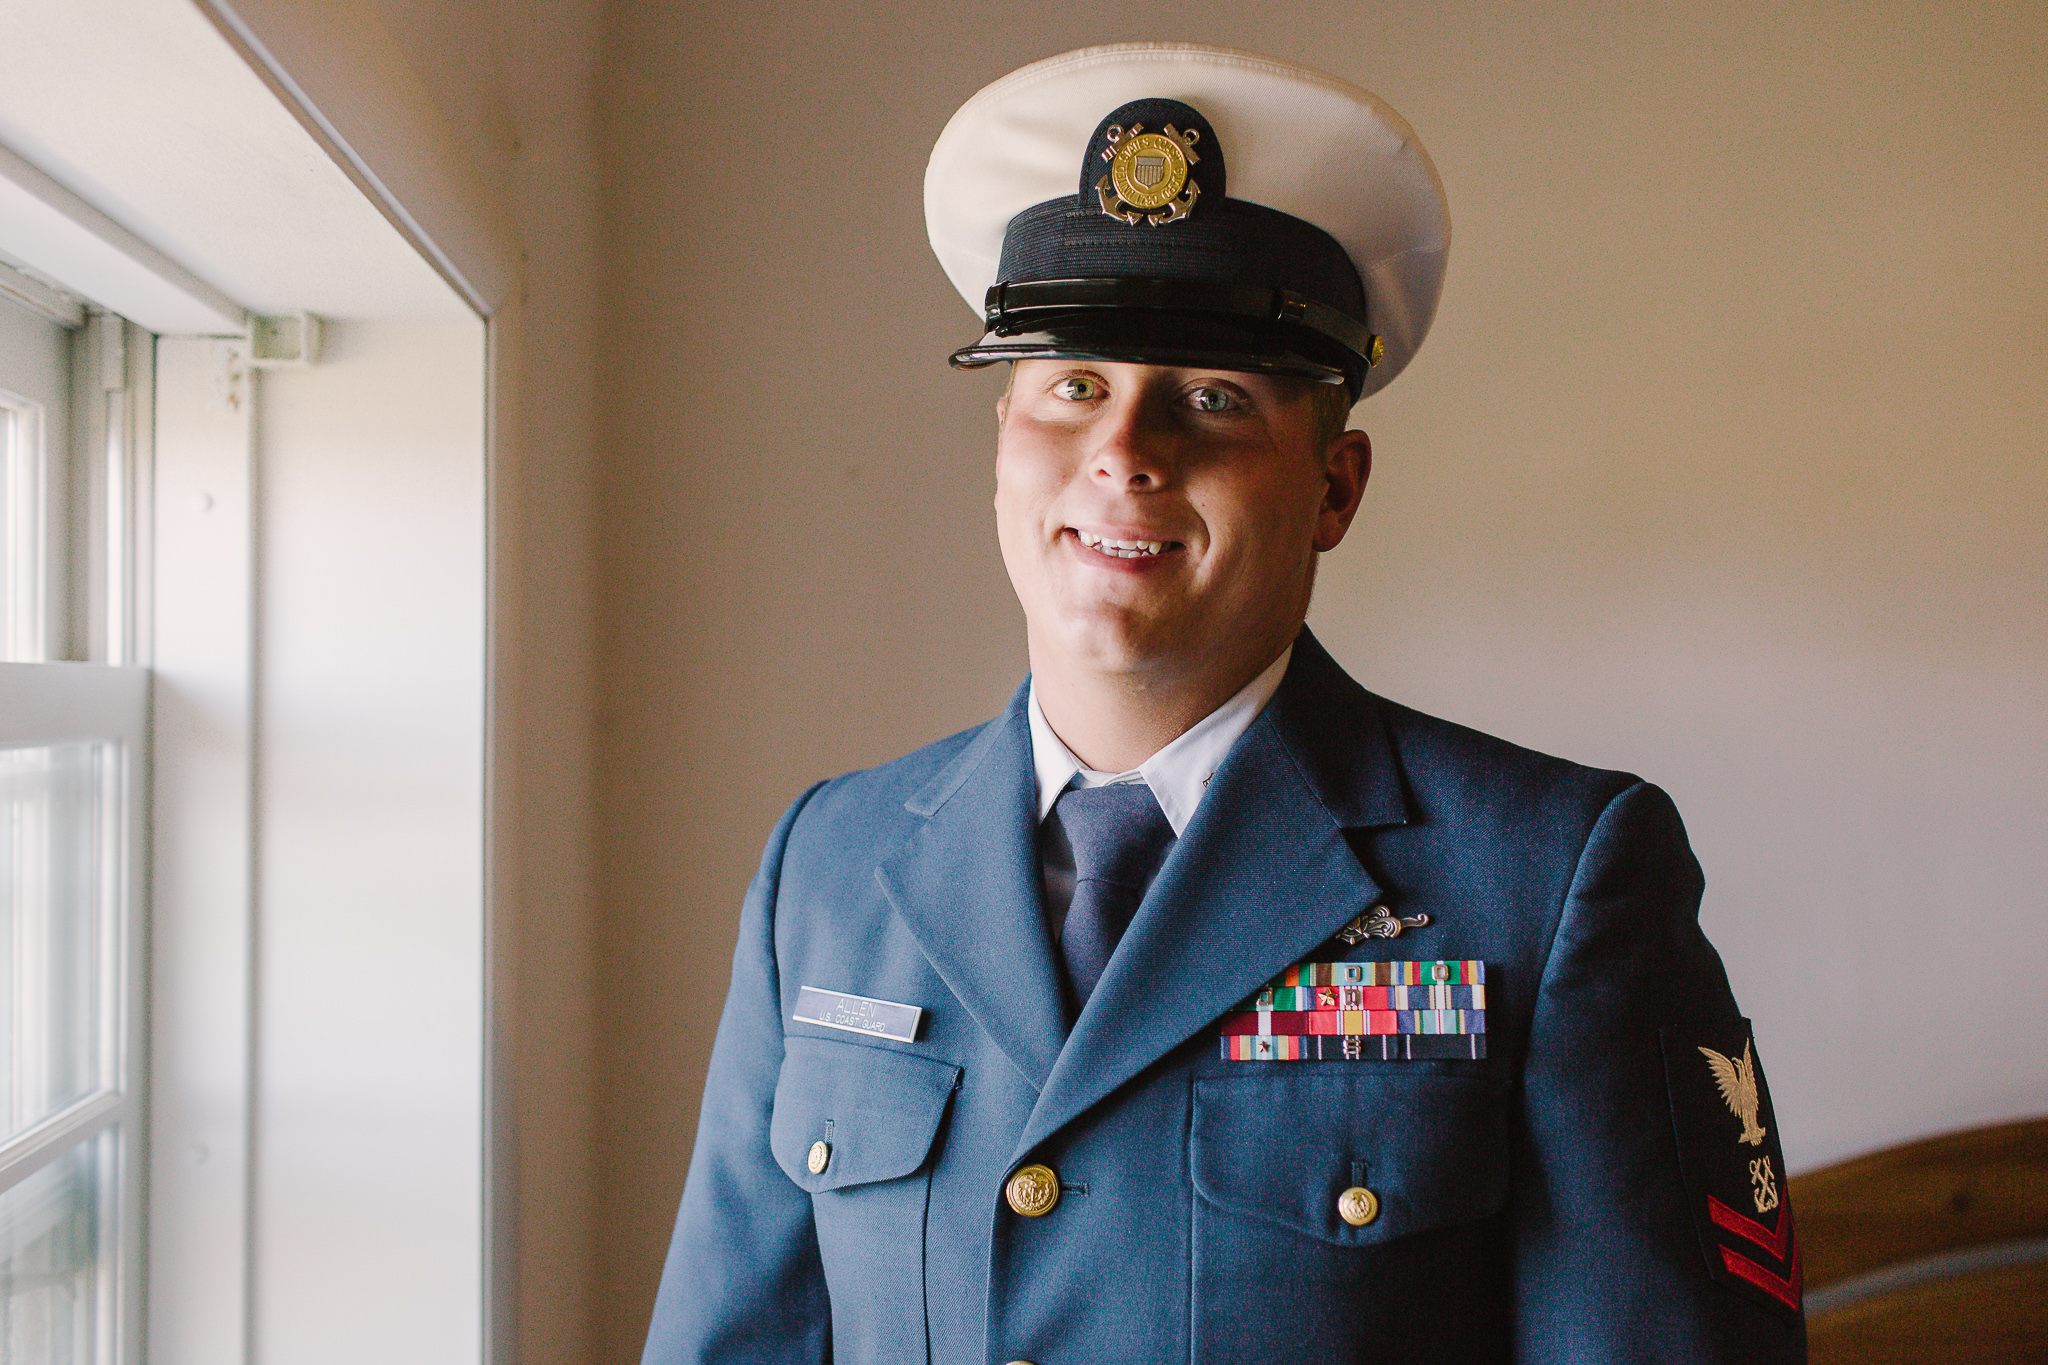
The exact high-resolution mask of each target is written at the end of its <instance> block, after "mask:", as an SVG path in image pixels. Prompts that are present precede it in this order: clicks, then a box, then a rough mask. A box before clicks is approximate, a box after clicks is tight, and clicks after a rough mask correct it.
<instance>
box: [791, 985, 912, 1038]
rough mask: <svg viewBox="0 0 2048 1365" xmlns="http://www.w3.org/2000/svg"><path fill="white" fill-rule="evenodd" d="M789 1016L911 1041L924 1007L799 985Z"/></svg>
mask: <svg viewBox="0 0 2048 1365" xmlns="http://www.w3.org/2000/svg"><path fill="white" fill-rule="evenodd" d="M789 1017H790V1018H791V1019H792V1020H794V1021H795V1022H797V1023H799V1024H817V1025H819V1026H821V1027H823V1028H836V1029H844V1030H846V1031H847V1032H848V1033H868V1034H873V1035H874V1036H875V1037H877V1038H890V1039H893V1040H895V1041H896V1042H899V1043H914V1042H916V1041H917V1026H918V1024H919V1022H920V1021H922V1020H923V1018H924V1010H923V1008H922V1007H920V1006H917V1005H899V1004H896V1003H895V1002H894V1001H890V1000H870V999H868V998H867V997H866V996H865V995H845V994H842V993H840V992H839V991H821V990H819V989H818V988H817V987H816V986H800V987H798V988H797V993H796V1011H795V1012H794V1013H793V1014H791V1015H790V1016H789Z"/></svg>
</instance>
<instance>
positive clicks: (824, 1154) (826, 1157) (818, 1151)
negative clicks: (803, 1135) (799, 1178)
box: [804, 1139, 832, 1175]
mask: <svg viewBox="0 0 2048 1365" xmlns="http://www.w3.org/2000/svg"><path fill="white" fill-rule="evenodd" d="M804 1164H805V1165H807V1166H809V1167H810V1168H811V1174H812V1175H823V1174H825V1168H826V1167H827V1166H830V1165H831V1164H832V1144H831V1143H829V1142H826V1141H824V1140H822V1139H820V1140H819V1141H817V1142H814V1143H812V1144H811V1157H810V1160H809V1161H807V1162H805V1163H804Z"/></svg>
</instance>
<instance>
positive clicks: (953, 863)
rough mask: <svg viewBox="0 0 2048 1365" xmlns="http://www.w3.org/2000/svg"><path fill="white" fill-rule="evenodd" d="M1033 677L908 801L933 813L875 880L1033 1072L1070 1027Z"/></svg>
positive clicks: (956, 989) (1014, 1057)
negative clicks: (1042, 811)
mask: <svg viewBox="0 0 2048 1365" xmlns="http://www.w3.org/2000/svg"><path fill="white" fill-rule="evenodd" d="M1026 695H1027V693H1026V691H1025V689H1024V688H1021V687H1020V688H1019V689H1018V690H1017V695H1016V696H1015V697H1014V698H1012V699H1011V702H1010V706H1009V709H1008V710H1007V711H1005V712H1004V713H1003V714H1002V715H1001V716H1000V717H998V718H997V719H995V720H993V721H991V722H989V724H988V725H986V726H984V727H983V728H982V730H981V732H980V733H979V734H978V735H976V736H975V738H974V739H973V740H972V741H970V742H969V743H968V745H967V747H966V748H965V749H963V750H962V751H961V753H960V755H959V756H958V757H957V758H956V759H954V761H953V762H952V763H949V764H948V765H947V766H946V767H945V768H944V769H942V770H941V771H940V772H939V774H938V775H937V776H936V777H934V778H933V779H932V780H931V781H930V782H927V783H926V784H925V785H924V786H923V787H922V788H920V789H919V790H918V791H917V793H916V794H915V795H913V796H912V797H911V798H910V799H909V800H908V801H906V802H904V806H905V808H906V809H908V810H909V811H910V812H911V813H912V814H914V815H921V816H923V817H925V819H924V822H923V823H922V824H920V825H918V826H917V827H915V828H914V829H913V830H912V831H911V833H910V836H909V837H908V838H907V839H906V840H905V841H904V843H903V844H902V845H901V846H900V847H899V848H897V849H896V850H895V851H894V852H893V853H892V854H890V855H889V856H888V857H887V858H885V859H884V860H883V861H882V862H881V863H880V864H879V865H878V866H877V867H876V869H875V879H876V880H877V881H878V882H879V883H880V884H881V887H882V891H883V893H884V894H885V895H887V896H888V898H889V900H890V903H891V904H893V905H894V906H895V907H896V912H897V914H898V915H900V916H902V918H903V921H904V923H905V924H907V925H908V926H909V928H910V932H911V933H912V935H914V936H915V937H916V939H917V941H918V946H919V947H921V948H923V949H924V952H925V956H926V957H928V958H929V959H931V963H932V967H933V968H934V970H936V971H937V972H938V974H939V978H940V979H941V980H943V981H944V982H945V983H946V986H947V988H948V989H949V990H951V991H952V992H953V994H954V995H956V996H958V997H959V999H960V1003H961V1004H962V1005H964V1006H965V1007H966V1008H967V1011H968V1012H969V1013H970V1014H972V1015H973V1016H974V1018H975V1020H976V1021H977V1022H978V1023H979V1024H980V1025H981V1026H982V1028H983V1029H985V1030H986V1031H987V1032H988V1034H989V1036H990V1037H991V1038H993V1039H995V1041H996V1044H997V1046H999V1047H1001V1048H1002V1050H1003V1052H1004V1053H1005V1054H1006V1055H1007V1056H1008V1057H1009V1059H1010V1060H1011V1061H1012V1062H1013V1063H1015V1064H1016V1067H1017V1069H1018V1070H1019V1071H1021V1072H1022V1073H1023V1074H1024V1077H1025V1079H1026V1080H1028V1081H1030V1082H1031V1084H1032V1085H1033V1086H1034V1087H1040V1088H1042V1087H1043V1086H1044V1085H1045V1081H1046V1077H1047V1076H1048V1075H1049V1074H1050V1073H1051V1071H1052V1068H1053V1061H1054V1059H1055V1058H1056V1057H1057V1056H1058V1055H1059V1051H1060V1044H1061V1042H1062V1040H1063V1039H1064V1038H1065V1036H1066V1013H1065V1006H1064V1005H1063V1004H1062V1002H1061V999H1060V986H1059V973H1058V971H1057V969H1056V968H1055V966H1054V964H1053V957H1052V944H1051V942H1050V940H1049V939H1048V938H1047V936H1046V931H1045V912H1044V905H1043V897H1042V895H1041V893H1040V890H1039V872H1038V837H1037V835H1038V790H1037V777H1036V775H1035V772H1034V770H1033V768H1032V765H1031V731H1030V726H1029V723H1028V722H1027V721H1026V719H1025V712H1024V700H1025V697H1026Z"/></svg>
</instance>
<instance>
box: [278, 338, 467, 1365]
mask: <svg viewBox="0 0 2048 1365" xmlns="http://www.w3.org/2000/svg"><path fill="white" fill-rule="evenodd" d="M483 377H484V354H483V329H482V326H481V324H464V323H343V324H336V325H334V326H332V327H330V329H329V330H328V333H327V337H326V344H325V350H324V352H323V354H322V356H321V360H320V363H319V364H318V365H316V366H314V367H312V368H310V369H304V370H275V371H269V372H266V373H264V374H263V375H262V376H261V377H260V391H259V394H258V399H257V409H256V411H257V426H256V469H257V474H256V506H257V545H258V584H259V588H258V594H259V595H258V607H257V627H256V629H257V650H256V657H257V660H258V664H257V682H256V696H257V706H256V728H257V755H258V757H257V765H256V828H257V848H258V850H259V856H258V870H257V883H256V886H257V891H256V907H257V910H256V914H257V929H256V947H255V952H256V972H255V979H256V1040H257V1041H256V1061H255V1073H256V1074H255V1085H254V1092H255V1119H254V1141H253V1153H252V1164H253V1166H254V1171H255V1180H254V1195H253V1200H252V1203H253V1209H254V1214H253V1218H254V1222H253V1268H252V1272H251V1283H252V1286H253V1290H252V1292H253V1301H252V1308H251V1321H252V1334H253V1346H254V1355H253V1358H254V1359H257V1360H263V1361H271V1362H291V1365H323V1363H325V1362H333V1363H334V1365H358V1363H359V1362H363V1361H377V1362H379V1365H415V1363H416V1365H450V1362H457V1361H473V1360H477V1359H478V1358H479V1352H480V1349H481V1340H482V1326H483V1322H482V1312H483V1305H482V1277H483V1274H484V1270H485V1251H486V1248H485V1246H484V1240H483V1237H484V1206H483V1197H484V1186H483V1155H482V1152H481V1150H480V1146H479V1142H480V1138H481V1135H482V1132H483V1112H482V1102H483V1096H482V1079H483V1077H482V1058H483V1052H484V1034H485V1019H484V999H483V973H484V963H485V958H484V923H483V895H482V877H483V865H482V859H481V850H482V824H481V822H482V810H483V722H484V715H483V699H484V694H483V682H484V639H483V606H484V580H483V568H484V463H483V454H484V444H483V432H484V384H483Z"/></svg>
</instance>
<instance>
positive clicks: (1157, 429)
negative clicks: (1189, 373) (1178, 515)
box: [1089, 395, 1174, 492]
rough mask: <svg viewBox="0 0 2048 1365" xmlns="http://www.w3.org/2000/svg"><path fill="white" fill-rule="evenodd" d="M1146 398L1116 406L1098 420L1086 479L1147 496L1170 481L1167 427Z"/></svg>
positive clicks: (1171, 453) (1155, 405) (1171, 448)
mask: <svg viewBox="0 0 2048 1365" xmlns="http://www.w3.org/2000/svg"><path fill="white" fill-rule="evenodd" d="M1161 406H1162V405H1161V404H1160V403H1158V402H1157V401H1156V400H1154V399H1152V398H1151V396H1150V395H1138V396H1136V397H1134V398H1132V399H1129V400H1127V401H1125V402H1122V403H1118V404H1116V405H1115V406H1113V407H1112V408H1111V409H1110V410H1109V411H1107V412H1105V413H1103V414H1102V416H1101V417H1100V418H1099V419H1098V421H1097V424H1096V428H1095V435H1096V442H1095V448H1094V450H1093V451H1092V452H1091V462H1090V467H1089V476H1090V477H1091V478H1093V479H1098V480H1102V481H1104V482H1106V483H1109V484H1111V485H1113V486H1114V487H1116V488H1118V489H1120V490H1129V491H1132V492H1148V491H1151V490H1154V489H1159V488H1164V487H1165V486H1166V485H1167V484H1168V483H1169V482H1170V481H1171V480H1172V478H1173V467H1174V444H1173V440H1172V430H1171V423H1170V421H1169V420H1168V417H1167V414H1166V413H1164V412H1163V411H1161V410H1160V409H1161Z"/></svg>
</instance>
